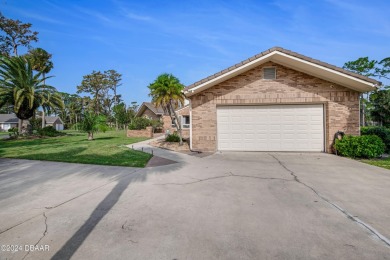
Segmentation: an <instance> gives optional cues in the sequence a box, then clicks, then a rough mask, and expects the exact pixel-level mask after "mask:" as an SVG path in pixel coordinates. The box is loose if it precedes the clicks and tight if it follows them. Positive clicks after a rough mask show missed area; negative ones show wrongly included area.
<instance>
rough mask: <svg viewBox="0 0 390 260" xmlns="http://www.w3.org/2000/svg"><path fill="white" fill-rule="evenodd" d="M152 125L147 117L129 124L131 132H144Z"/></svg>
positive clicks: (137, 118)
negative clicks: (143, 130)
mask: <svg viewBox="0 0 390 260" xmlns="http://www.w3.org/2000/svg"><path fill="white" fill-rule="evenodd" d="M151 125H152V120H150V119H148V118H146V117H135V118H134V119H133V120H132V122H131V123H130V124H129V129H130V130H142V129H145V128H146V127H148V126H151Z"/></svg>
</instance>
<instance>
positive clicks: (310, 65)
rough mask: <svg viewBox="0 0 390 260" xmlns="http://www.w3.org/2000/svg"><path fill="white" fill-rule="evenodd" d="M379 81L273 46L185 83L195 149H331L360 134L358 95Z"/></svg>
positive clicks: (376, 84)
mask: <svg viewBox="0 0 390 260" xmlns="http://www.w3.org/2000/svg"><path fill="white" fill-rule="evenodd" d="M380 84H381V83H380V82H378V81H376V80H373V79H370V78H367V77H364V76H361V75H358V74H355V73H352V72H350V71H346V70H344V69H341V68H339V67H336V66H333V65H330V64H327V63H324V62H321V61H319V60H314V59H312V58H309V57H306V56H304V55H301V54H298V53H295V52H291V51H288V50H285V49H283V48H280V47H274V48H271V49H269V50H267V51H265V52H262V53H260V54H257V55H255V56H253V57H251V58H249V59H247V60H244V61H242V62H240V63H238V64H236V65H234V66H231V67H229V68H227V69H225V70H223V71H220V72H218V73H216V74H214V75H211V76H209V77H207V78H205V79H202V80H200V81H198V82H195V83H193V84H192V85H189V86H188V87H186V88H185V90H184V94H185V95H186V97H187V98H188V99H189V100H190V104H189V105H190V106H189V110H190V115H191V119H192V122H191V128H190V137H191V138H190V146H191V148H192V149H194V150H200V151H216V150H225V151H314V152H331V151H332V149H331V148H332V143H333V139H334V135H335V133H336V132H337V131H343V132H345V133H346V134H352V135H359V134H360V102H359V98H360V95H361V93H364V92H367V91H372V90H375V89H377V88H378V87H379V86H380Z"/></svg>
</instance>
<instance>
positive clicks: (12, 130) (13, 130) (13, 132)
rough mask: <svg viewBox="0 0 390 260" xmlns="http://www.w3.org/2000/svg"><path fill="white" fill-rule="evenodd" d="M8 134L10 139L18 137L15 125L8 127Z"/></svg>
mask: <svg viewBox="0 0 390 260" xmlns="http://www.w3.org/2000/svg"><path fill="white" fill-rule="evenodd" d="M8 134H9V137H10V138H12V139H14V138H18V136H19V130H18V128H17V127H11V128H10V129H8Z"/></svg>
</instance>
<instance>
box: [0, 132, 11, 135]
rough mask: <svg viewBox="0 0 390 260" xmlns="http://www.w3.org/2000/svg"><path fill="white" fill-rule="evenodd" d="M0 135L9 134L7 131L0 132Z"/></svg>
mask: <svg viewBox="0 0 390 260" xmlns="http://www.w3.org/2000/svg"><path fill="white" fill-rule="evenodd" d="M0 135H9V134H8V132H0Z"/></svg>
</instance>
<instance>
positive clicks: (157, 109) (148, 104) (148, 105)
mask: <svg viewBox="0 0 390 260" xmlns="http://www.w3.org/2000/svg"><path fill="white" fill-rule="evenodd" d="M146 108H148V109H150V111H152V112H153V113H155V114H156V115H164V114H165V112H164V110H163V109H162V107H156V106H155V105H153V103H151V102H143V103H142V105H141V106H140V107H139V109H138V111H137V114H136V115H137V116H139V114H140V113H141V112H142V113H143V112H144V111H145V109H146Z"/></svg>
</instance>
